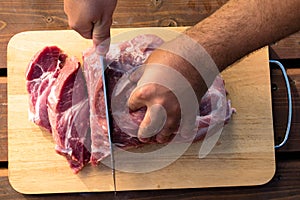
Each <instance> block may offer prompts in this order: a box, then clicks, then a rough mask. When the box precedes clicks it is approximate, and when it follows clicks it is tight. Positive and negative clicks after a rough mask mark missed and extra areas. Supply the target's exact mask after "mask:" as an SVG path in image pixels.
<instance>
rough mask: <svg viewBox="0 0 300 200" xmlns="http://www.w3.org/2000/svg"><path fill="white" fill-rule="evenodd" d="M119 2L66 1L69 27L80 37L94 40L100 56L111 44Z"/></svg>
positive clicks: (94, 0)
mask: <svg viewBox="0 0 300 200" xmlns="http://www.w3.org/2000/svg"><path fill="white" fill-rule="evenodd" d="M116 4H117V0H79V1H75V0H64V10H65V13H66V14H67V16H68V21H69V25H70V27H71V28H72V29H74V30H75V31H77V32H78V33H79V34H80V35H82V36H83V37H84V38H87V39H93V43H94V46H96V47H97V52H98V53H99V54H105V53H106V52H107V51H108V49H109V44H110V27H111V24H112V15H113V12H114V10H115V7H116Z"/></svg>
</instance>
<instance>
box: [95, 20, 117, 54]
mask: <svg viewBox="0 0 300 200" xmlns="http://www.w3.org/2000/svg"><path fill="white" fill-rule="evenodd" d="M111 24H112V19H111V18H109V17H104V18H102V19H101V21H97V22H96V23H95V24H94V28H93V33H92V37H93V43H94V46H95V47H96V51H97V53H98V54H100V55H104V54H106V53H107V52H108V50H109V45H110V27H111Z"/></svg>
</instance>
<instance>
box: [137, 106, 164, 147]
mask: <svg viewBox="0 0 300 200" xmlns="http://www.w3.org/2000/svg"><path fill="white" fill-rule="evenodd" d="M166 120H167V112H166V110H165V109H164V107H163V106H162V105H160V104H153V105H152V106H151V107H148V108H147V112H146V114H145V117H144V119H143V121H142V122H141V124H140V127H139V130H138V138H139V139H140V140H141V141H142V142H147V141H149V140H150V138H151V137H152V136H155V135H156V134H157V133H159V132H160V131H161V130H162V129H163V127H164V125H165V123H166Z"/></svg>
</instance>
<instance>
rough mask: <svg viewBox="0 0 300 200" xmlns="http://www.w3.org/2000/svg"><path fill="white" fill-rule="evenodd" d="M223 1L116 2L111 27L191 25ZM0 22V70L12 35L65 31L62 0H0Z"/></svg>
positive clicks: (152, 0) (122, 0)
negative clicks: (34, 31) (28, 32)
mask: <svg viewBox="0 0 300 200" xmlns="http://www.w3.org/2000/svg"><path fill="white" fill-rule="evenodd" d="M226 1H227V0H201V1H197V0H191V1H182V0H174V1H155V0H147V1H146V0H144V1H140V0H132V1H130V3H129V2H128V1H127V0H119V1H118V5H117V8H116V11H115V14H114V22H113V27H145V26H186V25H192V24H195V22H197V21H199V20H200V19H203V18H204V17H206V16H208V15H209V14H211V13H212V12H213V11H214V10H216V9H217V8H219V7H220V6H221V5H222V4H224V3H225V2H226ZM157 2H162V3H161V4H160V3H157ZM187 12H188V14H187ZM0 19H1V20H0V44H1V45H0V68H5V67H6V47H7V43H8V41H9V39H10V38H11V37H12V36H13V35H14V34H16V33H18V32H22V31H28V30H61V29H68V23H67V17H66V15H65V14H64V11H63V0H35V1H31V0H14V1H12V0H0Z"/></svg>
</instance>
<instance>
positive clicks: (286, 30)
mask: <svg viewBox="0 0 300 200" xmlns="http://www.w3.org/2000/svg"><path fill="white" fill-rule="evenodd" d="M299 10H300V1H299V0H248V1H245V0H231V1H229V2H228V3H227V4H225V5H224V6H223V7H222V8H220V9H219V10H218V11H216V12H215V13H214V14H212V15H211V16H210V17H208V18H207V19H205V20H203V21H201V22H200V23H198V24H197V25H195V26H194V27H192V28H191V29H189V30H188V31H187V32H186V34H187V35H188V36H190V37H191V38H193V39H194V40H196V41H197V42H198V43H199V44H200V45H201V46H202V47H204V48H205V49H206V51H207V52H208V53H209V54H210V55H211V57H212V58H213V60H214V61H215V63H216V64H217V66H218V67H219V69H220V71H221V70H223V69H225V68H226V67H227V66H228V65H230V64H232V63H233V62H235V61H236V60H238V59H240V58H241V57H243V56H245V55H247V54H248V53H250V52H252V51H254V50H256V49H258V48H260V47H263V46H265V45H267V44H270V43H273V42H275V41H277V40H279V39H281V38H283V37H285V36H288V35H289V34H292V33H294V32H296V31H297V30H299V29H300V11H299Z"/></svg>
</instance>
